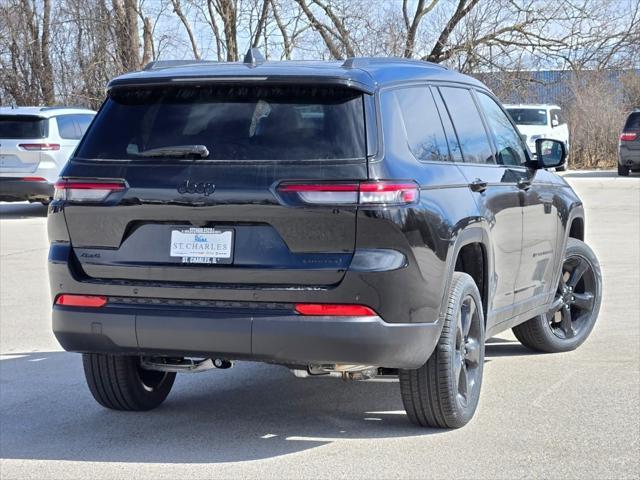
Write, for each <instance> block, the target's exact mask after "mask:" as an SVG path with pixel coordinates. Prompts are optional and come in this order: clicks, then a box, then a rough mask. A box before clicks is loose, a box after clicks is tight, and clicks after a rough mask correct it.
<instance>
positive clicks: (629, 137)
mask: <svg viewBox="0 0 640 480" xmlns="http://www.w3.org/2000/svg"><path fill="white" fill-rule="evenodd" d="M636 138H638V134H637V133H636V132H628V133H622V134H620V140H621V141H623V142H633V141H634V140H635V139H636Z"/></svg>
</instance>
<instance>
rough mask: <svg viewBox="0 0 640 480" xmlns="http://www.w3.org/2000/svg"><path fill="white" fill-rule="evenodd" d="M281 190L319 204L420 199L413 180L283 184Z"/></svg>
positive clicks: (279, 188)
mask: <svg viewBox="0 0 640 480" xmlns="http://www.w3.org/2000/svg"><path fill="white" fill-rule="evenodd" d="M278 192H279V193H280V194H281V195H283V194H284V196H287V195H296V196H297V197H298V198H299V199H300V201H302V202H304V203H309V204H319V205H408V204H412V203H416V202H417V201H418V199H419V198H420V188H419V187H418V184H417V183H415V182H413V181H401V182H397V181H384V180H381V181H371V182H350V183H289V182H286V183H282V184H280V185H279V186H278Z"/></svg>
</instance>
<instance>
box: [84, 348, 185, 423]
mask: <svg viewBox="0 0 640 480" xmlns="http://www.w3.org/2000/svg"><path fill="white" fill-rule="evenodd" d="M82 364H83V366H84V374H85V377H86V379H87V385H88V386H89V390H91V394H92V395H93V398H95V399H96V401H97V402H98V403H99V404H100V405H102V406H103V407H106V408H110V409H113V410H130V411H144V410H151V409H153V408H156V407H157V406H158V405H160V404H161V403H162V402H163V401H164V400H165V398H167V395H169V392H170V391H171V387H172V386H173V382H174V380H175V378H176V374H175V373H168V372H159V371H153V370H144V369H142V368H141V367H140V357H136V356H116V355H102V354H97V353H85V354H83V355H82Z"/></svg>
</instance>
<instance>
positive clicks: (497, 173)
mask: <svg viewBox="0 0 640 480" xmlns="http://www.w3.org/2000/svg"><path fill="white" fill-rule="evenodd" d="M438 90H439V91H440V93H441V95H442V98H443V99H444V101H445V104H446V109H447V111H448V112H449V114H450V117H451V120H452V121H453V126H454V128H455V132H456V135H457V138H458V142H459V144H460V149H461V153H462V160H463V161H462V163H459V164H458V165H459V167H460V170H461V171H462V172H463V174H464V176H465V177H466V179H467V181H468V183H469V188H470V189H471V190H472V191H473V192H474V198H475V200H476V203H477V204H478V206H479V209H480V212H481V213H482V215H483V217H484V219H485V222H486V224H487V225H488V226H489V229H490V237H491V245H490V248H493V255H492V257H493V259H494V272H493V275H492V276H491V277H490V278H489V282H490V292H491V293H492V298H490V301H491V304H490V305H489V310H490V311H489V315H490V319H491V321H492V322H499V321H501V320H502V319H504V318H509V317H510V315H511V313H512V308H513V299H514V288H515V282H516V276H517V272H518V265H519V263H520V248H521V242H522V207H521V204H520V197H519V194H520V190H519V188H518V186H517V178H516V177H515V176H514V174H513V172H512V171H511V170H510V169H509V168H508V167H506V166H503V165H498V164H496V161H495V158H494V154H493V149H492V147H491V143H490V141H489V136H488V132H487V131H486V129H485V125H484V123H483V120H482V117H481V115H480V112H479V111H478V108H477V106H476V103H475V101H474V99H473V96H472V93H471V91H470V90H469V89H466V88H459V87H439V88H438Z"/></svg>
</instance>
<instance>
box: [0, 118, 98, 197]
mask: <svg viewBox="0 0 640 480" xmlns="http://www.w3.org/2000/svg"><path fill="white" fill-rule="evenodd" d="M95 113H96V112H94V111H93V110H86V109H82V108H68V107H0V201H8V202H12V201H13V202H16V201H24V200H28V201H30V202H34V201H35V202H43V203H48V202H49V200H50V199H51V197H52V196H53V186H54V184H55V182H56V180H57V179H58V175H59V173H60V170H61V169H62V167H63V166H64V164H65V163H66V162H67V160H68V159H69V157H70V156H71V154H72V153H73V151H74V149H75V148H76V146H77V145H78V143H79V142H80V139H81V138H82V135H83V134H84V132H85V131H86V130H87V127H88V126H89V124H90V123H91V121H92V120H93V117H94V115H95Z"/></svg>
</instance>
